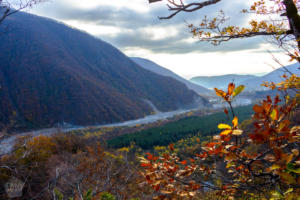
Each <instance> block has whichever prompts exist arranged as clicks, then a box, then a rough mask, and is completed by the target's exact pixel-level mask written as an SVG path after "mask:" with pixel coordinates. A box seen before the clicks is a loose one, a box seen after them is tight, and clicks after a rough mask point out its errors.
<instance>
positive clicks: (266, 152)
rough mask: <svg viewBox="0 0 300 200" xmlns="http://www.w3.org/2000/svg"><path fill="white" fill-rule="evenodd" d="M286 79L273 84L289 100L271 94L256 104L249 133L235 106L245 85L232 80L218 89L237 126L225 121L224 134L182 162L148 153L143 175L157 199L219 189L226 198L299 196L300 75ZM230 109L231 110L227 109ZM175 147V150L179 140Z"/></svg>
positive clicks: (174, 154) (197, 194)
mask: <svg viewBox="0 0 300 200" xmlns="http://www.w3.org/2000/svg"><path fill="white" fill-rule="evenodd" d="M284 78H285V81H283V82H282V83H279V84H275V83H272V84H271V85H272V86H273V89H275V88H277V89H279V90H280V91H285V92H287V94H290V95H285V96H284V98H283V99H281V98H280V97H279V95H277V96H276V97H275V98H274V99H271V97H269V96H268V97H267V98H266V99H265V100H263V101H262V102H261V103H260V104H258V105H254V106H253V110H254V112H255V114H254V115H253V117H252V127H251V129H250V130H251V131H249V132H244V131H243V130H241V129H239V123H238V118H237V116H235V115H234V112H233V108H232V106H231V100H232V98H234V97H235V96H236V95H237V94H238V93H240V92H241V91H242V90H243V88H244V86H238V87H235V84H234V83H230V84H229V85H228V91H226V92H225V91H222V90H219V89H215V91H216V94H217V95H218V96H220V97H222V98H223V100H224V101H226V102H227V103H228V104H229V107H230V108H231V109H232V118H233V119H232V124H230V125H229V124H219V125H218V128H219V129H220V134H218V135H215V136H213V138H212V139H211V141H210V142H208V143H206V144H205V145H204V146H202V150H201V152H199V153H197V154H195V155H194V156H193V157H191V158H189V159H185V160H182V159H180V158H179V157H178V156H177V154H176V153H174V152H172V153H170V154H164V155H159V156H154V155H152V154H149V153H148V154H147V156H146V157H145V158H143V159H142V161H141V166H142V167H144V172H143V174H144V176H145V179H146V181H147V183H148V184H150V185H151V186H152V188H153V189H154V190H155V191H156V192H157V199H182V198H191V199H192V198H194V197H199V195H200V194H201V193H202V194H203V192H204V191H206V192H207V191H217V193H216V194H217V195H219V196H222V197H224V198H234V197H235V198H242V199H245V198H260V199H263V198H265V199H270V198H273V199H281V198H287V199H296V197H297V196H299V193H300V191H299V184H300V176H299V174H300V157H299V145H300V127H299V126H297V125H295V124H291V121H290V119H291V118H292V116H293V114H294V112H295V111H296V109H297V108H299V89H300V87H299V81H298V82H297V83H295V82H293V81H294V80H295V79H297V80H298V78H299V77H295V75H293V76H291V77H290V78H288V77H287V76H284ZM289 90H293V91H296V94H292V93H291V92H290V91H289ZM224 112H225V114H227V115H228V114H229V112H228V110H227V109H226V110H225V111H224ZM298 112H299V111H298ZM169 149H170V150H171V151H173V150H174V146H173V144H171V145H170V146H169Z"/></svg>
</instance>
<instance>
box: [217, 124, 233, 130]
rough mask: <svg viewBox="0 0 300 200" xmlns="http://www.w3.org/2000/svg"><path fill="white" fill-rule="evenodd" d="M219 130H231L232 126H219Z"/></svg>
mask: <svg viewBox="0 0 300 200" xmlns="http://www.w3.org/2000/svg"><path fill="white" fill-rule="evenodd" d="M218 128H219V129H231V126H229V125H228V124H219V125H218Z"/></svg>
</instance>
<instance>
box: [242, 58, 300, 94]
mask: <svg viewBox="0 0 300 200" xmlns="http://www.w3.org/2000/svg"><path fill="white" fill-rule="evenodd" d="M299 68H300V64H299V63H295V64H292V65H289V66H286V67H281V68H278V69H276V70H274V71H272V72H270V73H268V74H266V75H264V76H262V77H256V78H252V79H249V80H246V81H243V82H242V83H241V84H244V85H245V86H246V90H248V91H253V90H256V91H259V90H265V89H266V87H263V86H261V84H262V83H263V82H264V81H268V82H274V83H279V82H281V81H283V80H284V79H283V78H282V77H281V76H282V75H283V74H287V75H289V74H290V73H289V72H291V73H294V74H297V75H298V76H300V69H299ZM286 69H287V70H288V71H289V72H287V70H286Z"/></svg>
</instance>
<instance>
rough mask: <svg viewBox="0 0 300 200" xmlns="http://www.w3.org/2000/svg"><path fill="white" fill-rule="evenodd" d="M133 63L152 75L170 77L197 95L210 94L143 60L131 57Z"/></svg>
mask: <svg viewBox="0 0 300 200" xmlns="http://www.w3.org/2000/svg"><path fill="white" fill-rule="evenodd" d="M131 59H132V60H133V61H134V62H136V63H137V64H138V65H140V66H141V67H143V68H144V69H147V70H149V71H152V72H154V73H157V74H160V75H163V76H168V77H172V78H174V79H176V80H178V81H180V82H182V83H184V84H185V85H186V86H187V87H188V88H189V89H191V90H194V91H195V92H196V93H198V94H200V95H201V94H202V95H205V94H212V91H211V90H208V89H207V88H204V87H202V86H200V85H197V84H194V83H192V82H190V81H188V80H186V79H184V78H182V77H180V76H179V75H177V74H175V73H174V72H172V71H170V70H168V69H166V68H164V67H162V66H160V65H158V64H156V63H154V62H152V61H150V60H147V59H144V58H139V57H132V58H131Z"/></svg>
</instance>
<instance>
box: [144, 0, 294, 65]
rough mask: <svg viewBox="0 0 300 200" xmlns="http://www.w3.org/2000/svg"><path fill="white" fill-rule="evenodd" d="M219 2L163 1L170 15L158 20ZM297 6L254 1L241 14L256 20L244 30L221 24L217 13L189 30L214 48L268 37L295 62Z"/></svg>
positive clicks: (285, 0) (288, 1)
mask: <svg viewBox="0 0 300 200" xmlns="http://www.w3.org/2000/svg"><path fill="white" fill-rule="evenodd" d="M221 1H222V0H206V1H200V2H198V1H194V2H190V1H188V2H189V3H186V2H187V1H186V0H167V6H168V8H169V11H170V12H171V14H170V15H168V16H166V17H160V19H162V20H163V19H171V18H173V17H175V16H176V15H177V14H179V13H182V12H194V11H197V10H200V9H203V8H204V7H207V6H213V5H214V4H217V3H220V2H221ZM153 2H156V1H153V0H149V3H153ZM299 7H300V2H299V1H297V0H283V1H281V0H254V1H253V3H252V5H251V7H250V8H249V9H243V10H242V11H241V12H243V13H245V14H250V15H256V17H257V20H251V21H249V26H248V27H238V26H235V25H229V26H228V25H225V23H227V21H228V18H226V16H225V12H224V11H220V15H219V16H215V17H213V18H212V19H209V18H207V17H205V18H204V19H203V20H202V22H201V23H200V24H199V25H194V24H190V25H189V28H190V30H191V33H192V34H193V36H195V37H198V38H199V40H200V41H208V42H211V43H213V44H215V45H218V44H220V43H222V42H225V41H229V40H232V39H237V38H249V37H255V36H272V37H273V38H274V39H275V41H276V43H277V44H278V45H279V46H280V47H281V48H284V50H286V51H288V54H289V55H290V56H291V58H292V59H297V60H299V50H300V16H299V14H298V9H299ZM237 12H240V11H237Z"/></svg>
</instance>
